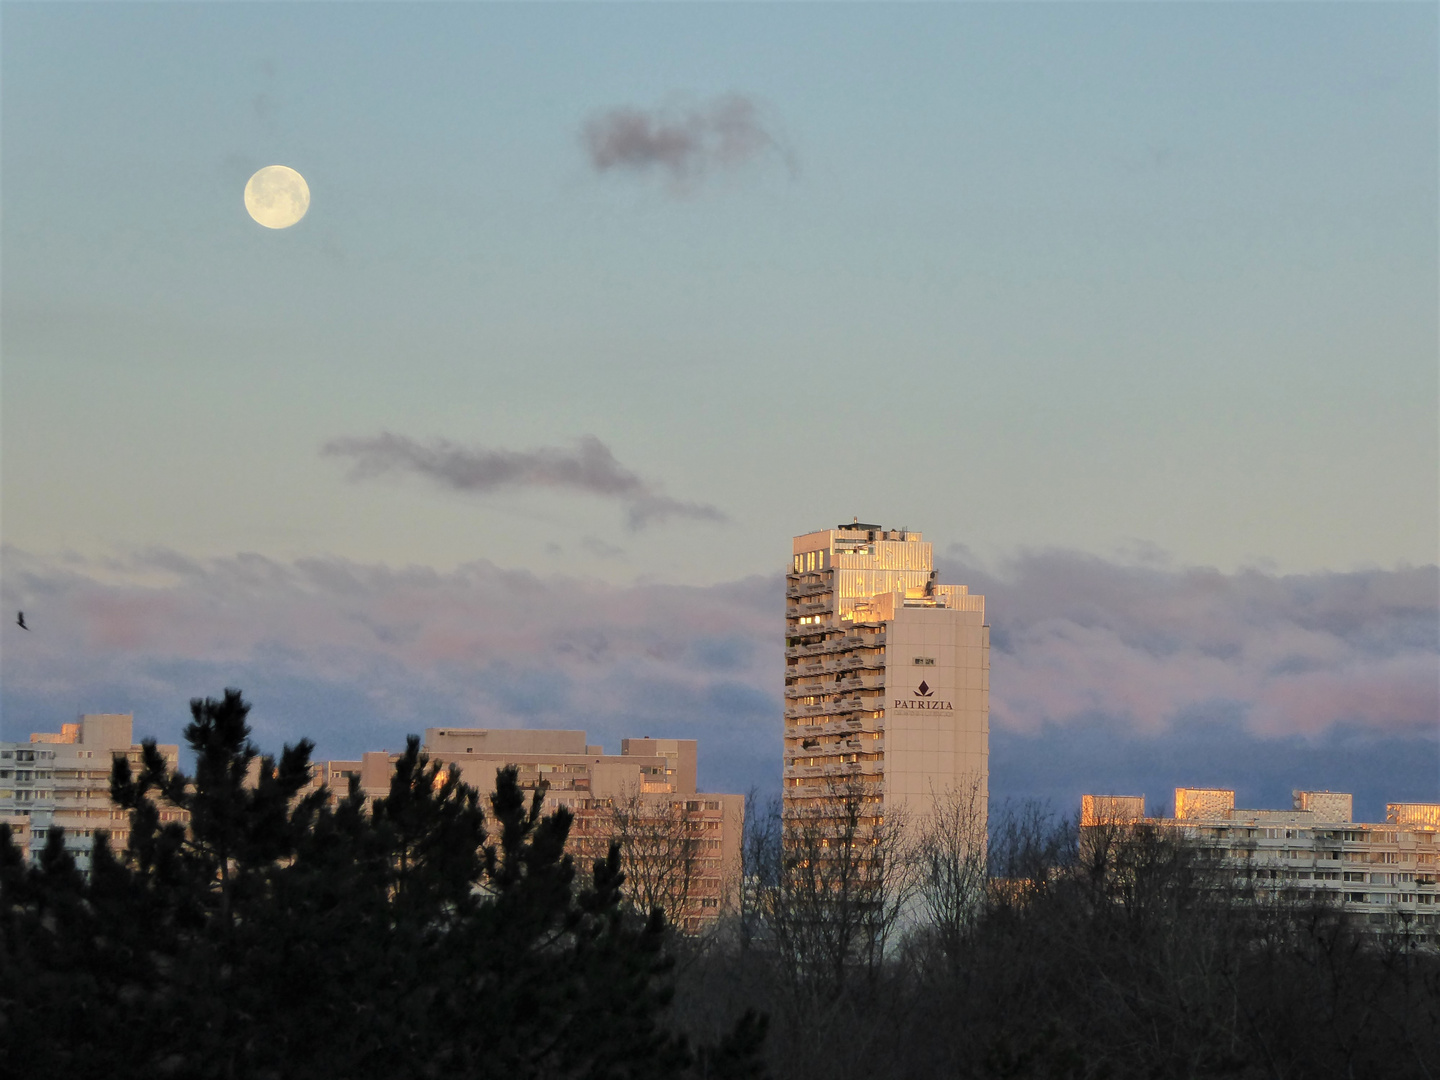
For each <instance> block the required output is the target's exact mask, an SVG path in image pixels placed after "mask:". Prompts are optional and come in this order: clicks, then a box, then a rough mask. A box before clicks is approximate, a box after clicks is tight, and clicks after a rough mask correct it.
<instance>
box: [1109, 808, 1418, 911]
mask: <svg viewBox="0 0 1440 1080" xmlns="http://www.w3.org/2000/svg"><path fill="white" fill-rule="evenodd" d="M1293 801H1294V807H1293V808H1292V809H1289V810H1242V809H1236V808H1235V793H1234V792H1233V791H1230V790H1228V789H1221V788H1176V789H1175V805H1176V813H1175V816H1174V817H1170V818H1144V819H1141V818H1138V816H1136V815H1133V814H1132V813H1126V812H1124V811H1126V810H1129V809H1133V808H1134V807H1136V806H1138V805H1139V804H1141V803H1142V802H1143V797H1140V796H1129V797H1125V796H1113V795H1109V796H1098V795H1086V796H1084V797H1083V799H1082V801H1081V807H1082V810H1081V825H1082V827H1088V826H1097V825H1103V824H1106V823H1126V822H1130V823H1133V822H1135V821H1137V820H1144V821H1146V822H1148V823H1149V824H1152V825H1158V826H1160V827H1162V828H1167V829H1174V830H1175V831H1176V832H1178V833H1179V834H1181V835H1183V836H1185V837H1187V838H1188V839H1189V840H1191V841H1192V842H1194V843H1195V844H1197V845H1198V846H1199V847H1200V848H1201V849H1202V850H1204V851H1206V852H1208V853H1209V854H1210V856H1211V857H1212V858H1214V859H1215V860H1216V861H1217V862H1218V863H1219V864H1220V865H1221V866H1224V867H1226V868H1228V869H1231V870H1234V871H1235V873H1236V875H1237V878H1240V879H1242V880H1243V881H1244V882H1245V883H1246V884H1248V885H1250V886H1252V887H1254V888H1255V889H1256V890H1257V891H1258V892H1259V893H1260V894H1261V895H1262V896H1263V895H1271V896H1286V897H1290V898H1292V899H1301V900H1305V899H1316V900H1322V901H1326V902H1329V903H1333V904H1336V905H1338V906H1340V907H1342V908H1343V909H1345V910H1347V911H1352V912H1355V913H1356V914H1358V915H1361V916H1364V917H1365V918H1366V920H1367V921H1368V922H1369V923H1371V924H1374V925H1375V926H1376V927H1380V928H1394V927H1396V926H1398V925H1401V924H1408V925H1410V926H1412V927H1413V928H1415V929H1416V930H1417V931H1419V932H1420V933H1421V934H1422V935H1424V936H1426V937H1431V938H1433V937H1434V936H1435V934H1436V933H1437V931H1440V925H1437V923H1440V920H1437V915H1440V900H1437V899H1436V897H1437V895H1440V888H1437V885H1436V875H1437V870H1440V865H1437V863H1440V840H1437V836H1440V804H1435V803H1390V804H1388V806H1387V808H1386V810H1387V812H1386V818H1387V820H1386V821H1385V822H1384V823H1383V824H1364V823H1360V822H1354V821H1351V820H1350V816H1351V812H1350V808H1351V804H1352V800H1351V797H1350V795H1348V794H1346V793H1343V792H1334V791H1296V792H1295V793H1294V800H1293ZM1110 811H1121V812H1117V813H1114V814H1113V816H1112V815H1111V813H1110Z"/></svg>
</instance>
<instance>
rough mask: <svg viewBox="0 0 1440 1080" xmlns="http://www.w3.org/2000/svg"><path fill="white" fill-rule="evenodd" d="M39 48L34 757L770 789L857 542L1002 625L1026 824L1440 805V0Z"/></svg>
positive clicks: (28, 410) (8, 122) (307, 13)
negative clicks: (789, 642)
mask: <svg viewBox="0 0 1440 1080" xmlns="http://www.w3.org/2000/svg"><path fill="white" fill-rule="evenodd" d="M0 17H3V27H4V34H3V37H0V60H3V63H0V92H3V93H0V109H3V114H0V119H3V125H0V131H3V135H0V139H3V142H0V150H3V156H0V192H3V200H4V215H3V221H0V241H3V243H0V287H3V288H0V305H3V307H0V316H3V319H0V325H3V329H0V389H3V400H0V422H3V434H0V449H3V459H0V484H3V504H0V509H3V517H0V540H3V544H4V547H3V550H0V575H3V576H0V590H3V594H4V601H5V603H6V604H7V605H8V606H9V608H10V609H11V610H12V611H13V610H18V609H23V610H25V611H26V614H27V620H28V621H29V622H30V623H31V625H32V626H33V628H34V630H33V632H32V633H31V634H30V635H26V637H25V638H24V639H23V640H21V639H18V638H17V637H16V633H17V631H16V628H15V627H13V626H12V627H9V628H8V629H7V630H6V631H5V634H4V636H3V638H0V649H3V655H0V674H3V676H4V679H3V688H0V725H3V729H4V731H3V737H15V733H16V732H21V731H22V729H23V732H28V731H29V730H32V729H33V730H43V729H45V728H46V727H47V726H48V725H52V724H56V723H58V722H60V721H62V720H66V719H69V718H71V717H72V715H73V714H75V713H79V712H84V711H105V712H108V711H127V710H130V709H134V711H135V712H136V724H137V729H139V730H141V731H147V732H148V733H151V734H155V735H159V736H161V737H162V741H174V729H175V726H176V724H178V722H179V718H180V717H181V716H182V714H183V713H184V705H185V702H186V700H188V699H189V698H190V697H192V696H196V695H201V696H203V695H206V694H215V693H217V692H218V691H219V689H220V688H221V686H222V685H239V686H241V687H242V688H243V689H244V690H245V691H246V693H247V696H249V697H250V698H251V699H252V700H254V701H255V703H256V719H257V730H258V731H259V732H260V733H261V735H262V739H263V740H264V741H266V742H267V745H268V744H269V743H276V744H278V742H279V741H282V740H283V739H285V738H289V739H294V738H297V737H299V736H300V735H301V734H309V735H311V736H312V737H315V738H317V739H318V740H319V741H320V742H321V751H320V752H321V753H322V754H324V755H325V756H335V757H340V756H346V755H348V754H349V753H351V752H353V751H354V750H355V749H357V748H358V747H359V744H360V743H361V742H363V741H365V740H371V741H376V740H378V742H376V745H386V746H394V745H397V744H398V742H399V741H400V740H402V739H403V736H404V732H405V730H407V729H406V727H405V725H406V724H411V723H412V722H413V723H414V725H415V726H414V727H412V728H410V729H409V730H420V729H422V728H423V727H426V726H433V725H432V724H431V723H430V722H422V721H425V718H426V716H430V715H434V716H435V718H436V720H435V722H446V723H449V722H457V723H458V722H464V723H468V724H476V725H479V726H487V725H488V726H496V727H499V726H512V725H520V724H525V723H530V722H538V723H543V724H546V725H548V726H559V727H572V726H573V727H587V728H593V729H594V730H595V731H596V732H597V733H598V734H600V735H601V736H603V737H604V738H605V739H606V740H611V739H613V738H616V737H618V732H619V730H620V729H621V728H624V729H625V730H626V731H627V733H636V731H637V729H636V727H635V723H634V720H635V718H638V719H640V720H642V721H645V722H650V721H652V720H654V721H656V722H658V721H659V720H660V719H661V718H662V717H664V716H665V715H677V716H678V717H679V719H678V720H677V723H679V724H680V725H681V726H682V727H684V728H685V729H684V730H678V729H677V730H669V731H660V730H655V731H652V732H650V733H651V734H655V735H657V736H658V735H668V736H671V737H682V738H684V737H698V738H700V739H701V740H702V742H704V741H709V742H711V743H713V745H714V747H715V749H714V750H713V751H709V752H707V754H706V759H707V760H710V761H713V762H714V763H715V768H716V769H717V771H716V773H715V776H714V779H713V781H711V784H712V786H725V785H732V786H730V787H729V788H728V790H744V786H745V785H744V784H743V783H742V784H741V785H740V786H739V787H736V786H733V785H734V784H735V783H736V781H738V780H743V778H744V777H745V776H747V775H754V776H755V777H756V782H759V783H764V782H766V781H765V778H766V777H768V776H769V775H770V774H771V773H772V772H775V773H776V775H777V776H778V772H777V771H776V770H775V768H774V766H773V763H774V762H775V761H777V760H778V758H779V755H778V744H779V737H780V736H779V729H780V720H779V716H780V707H781V706H780V690H781V684H782V679H781V675H780V671H779V665H778V663H776V662H775V659H774V657H773V656H771V655H770V652H767V650H770V651H771V652H778V649H777V648H775V647H774V642H773V641H772V640H771V638H772V637H773V628H774V626H775V625H776V623H777V621H778V616H777V615H776V612H778V611H779V609H780V606H781V605H782V604H783V586H782V585H777V582H778V581H779V580H780V575H781V572H782V569H783V563H784V558H785V554H786V552H787V550H788V549H787V541H788V538H789V537H791V536H793V535H796V534H798V533H801V532H804V531H805V530H807V529H812V528H824V527H829V526H830V525H832V524H834V523H835V522H838V521H841V520H848V519H849V518H850V517H851V516H852V515H858V516H860V517H862V518H863V519H864V520H870V521H883V522H885V523H886V524H887V525H888V526H891V527H903V526H906V525H909V526H913V527H915V528H918V529H923V530H924V531H925V532H926V534H927V536H928V537H930V538H932V539H933V540H935V541H936V545H937V546H936V551H937V557H938V561H939V564H940V566H941V569H942V571H943V573H944V574H945V579H946V580H949V581H956V582H959V583H965V584H969V585H970V586H971V587H972V588H974V589H975V591H977V592H983V593H985V594H986V595H987V596H988V597H989V598H990V604H991V609H990V615H991V618H992V621H993V623H994V634H995V638H994V684H993V696H994V702H995V714H994V736H993V738H994V743H993V753H994V762H993V772H994V774H995V777H996V780H997V788H996V790H997V793H1002V794H1003V793H1004V792H1005V791H1009V792H1012V793H1016V794H1044V793H1045V792H1047V791H1051V792H1055V793H1056V794H1057V797H1062V796H1064V797H1068V793H1069V792H1071V791H1072V789H1073V791H1074V792H1078V791H1081V790H1092V789H1094V788H1095V787H1096V786H1097V784H1100V783H1101V780H1100V779H1097V778H1095V776H1094V775H1093V772H1094V771H1096V770H1103V769H1105V768H1113V769H1114V770H1115V777H1116V779H1115V781H1114V782H1115V783H1116V784H1118V785H1120V786H1127V787H1128V786H1131V785H1129V784H1128V782H1127V779H1126V778H1127V777H1130V778H1143V777H1145V776H1157V775H1159V774H1160V773H1161V772H1163V771H1164V769H1165V768H1179V767H1180V764H1181V761H1182V759H1183V760H1184V761H1186V762H1199V763H1201V764H1204V763H1206V762H1213V768H1214V769H1215V772H1214V774H1213V775H1212V774H1210V773H1207V774H1206V775H1194V774H1193V772H1186V773H1185V774H1184V775H1183V776H1182V775H1179V774H1178V773H1177V774H1176V780H1175V783H1176V784H1181V783H1192V782H1193V783H1212V782H1213V783H1217V784H1221V785H1223V786H1236V787H1237V788H1240V787H1241V786H1242V780H1241V779H1237V775H1238V776H1242V777H1243V776H1244V775H1247V774H1248V775H1251V776H1252V777H1253V780H1252V781H1250V782H1251V783H1253V785H1254V789H1255V794H1254V798H1255V799H1256V800H1257V801H1258V802H1259V804H1260V805H1276V804H1277V803H1276V801H1275V799H1276V796H1275V791H1276V790H1277V785H1278V784H1280V783H1281V782H1282V781H1281V776H1282V774H1283V775H1285V776H1286V777H1287V779H1285V780H1284V783H1285V784H1286V785H1287V787H1286V790H1287V791H1288V787H1289V786H1295V787H1307V786H1315V787H1320V786H1327V785H1330V786H1336V785H1338V786H1341V787H1344V788H1345V789H1346V790H1350V789H1354V790H1355V791H1356V794H1357V813H1358V812H1359V810H1360V807H1361V806H1362V805H1364V800H1365V799H1374V798H1380V799H1382V800H1383V799H1384V798H1395V799H1401V798H1419V797H1431V798H1433V797H1434V794H1435V791H1434V785H1436V784H1437V782H1440V740H1437V731H1436V728H1437V723H1440V715H1437V714H1440V688H1437V683H1440V627H1437V622H1440V614H1437V611H1440V601H1437V573H1436V570H1435V564H1436V562H1437V535H1440V509H1437V491H1440V405H1437V401H1440V373H1437V369H1440V363H1437V359H1440V358H1437V345H1436V342H1437V337H1440V320H1437V302H1436V296H1437V293H1440V271H1437V257H1436V243H1435V241H1436V235H1437V210H1436V207H1437V202H1440V198H1437V194H1440V185H1437V160H1440V143H1437V134H1436V133H1437V128H1440V123H1437V121H1440V109H1437V104H1436V102H1437V96H1440V95H1437V90H1440V78H1437V60H1436V55H1437V44H1440V35H1437V18H1440V16H1437V13H1436V11H1435V10H1434V9H1433V7H1425V6H1418V5H1417V6H1414V7H1411V6H1398V5H1397V6H1384V7H1372V6H1364V7H1320V6H1303V7H1301V6H1266V7H1259V6H1247V7H1200V6H1194V7H1191V6H1183V7H1182V6H1173V5H1165V6H1159V5H1157V6H1145V7H1142V6H1134V5H1130V6H1101V5H1087V6H1083V7H1079V6H1077V7H1058V6H1057V7H1049V6H1033V5H1027V6H1015V7H998V6H996V7H992V6H978V5H957V6H950V7H890V6H886V7H883V8H882V7H844V8H812V7H801V6H795V7H745V8H740V7H724V8H720V7H699V6H684V7H679V6H676V7H661V6H653V7H652V6H634V7H632V6H606V7H595V8H587V7H565V8H561V7H549V6H525V7H509V6H488V5H487V6H481V5H474V6H467V5H454V6H449V5H447V6H439V5H436V6H418V7H416V6H401V5H365V6H352V5H346V6H328V5H314V6H301V5H283V6H282V5H255V6H248V5H207V6H202V7H175V6H138V5H45V4H23V3H22V4H7V5H5V8H4V11H3V14H0ZM271 164H283V165H287V166H289V167H292V168H294V169H296V170H298V171H299V172H300V173H301V174H302V175H303V176H304V177H305V180H306V181H307V183H308V184H309V186H310V193H311V202H310V206H309V211H308V213H307V214H306V216H305V218H304V219H303V220H302V221H300V222H299V223H298V224H296V225H294V226H293V227H291V228H288V229H285V230H283V231H280V232H276V231H272V230H269V229H266V228H263V227H261V226H259V225H257V224H256V223H255V222H254V221H252V220H250V218H249V217H248V216H247V214H246V211H245V208H244V202H243V198H242V192H243V189H244V185H245V182H246V179H247V178H248V177H249V176H251V175H252V174H253V173H254V172H255V171H256V170H257V169H259V168H261V167H262V166H266V165H271ZM830 455H840V456H843V457H845V458H846V460H847V461H848V463H849V465H848V470H847V479H846V483H845V485H844V486H843V488H841V487H836V488H834V489H830V490H814V489H812V490H810V491H809V492H808V493H807V496H806V498H805V499H803V500H801V501H799V502H796V501H794V500H793V499H791V498H790V497H789V493H790V492H791V491H793V490H794V488H793V486H792V485H790V484H789V483H788V482H787V476H789V475H793V474H794V473H796V472H803V471H804V470H806V469H808V468H812V467H813V463H814V462H816V461H817V460H820V459H821V458H822V457H825V456H830ZM571 600H573V601H574V602H575V609H574V610H575V622H574V623H573V624H570V623H566V622H565V620H564V619H563V618H560V617H558V616H555V615H552V614H550V613H548V612H546V611H535V610H532V607H533V606H534V605H542V606H543V605H546V604H553V603H564V602H567V601H571ZM772 605H773V606H772ZM487 620H494V625H487ZM7 621H9V620H7ZM20 633H22V634H23V631H20ZM772 668H773V670H772ZM667 710H668V713H667ZM442 714H443V715H442ZM307 716H308V717H310V718H313V721H314V722H313V723H309V724H307V722H306V718H307ZM627 717H628V718H630V719H627ZM767 717H768V719H766V718H767ZM501 721H504V723H502V722H501ZM267 725H268V726H267ZM686 725H688V726H686ZM767 725H768V726H767ZM611 728H613V729H614V731H613V732H612V731H611ZM23 732H22V734H21V737H23ZM327 742H328V744H329V745H327ZM372 748H373V747H372ZM1237 748H1238V749H1237ZM1286 754H1289V755H1290V756H1291V758H1292V759H1293V760H1298V761H1300V762H1301V763H1302V766H1303V767H1304V768H1309V769H1312V770H1313V771H1314V772H1318V773H1323V774H1324V775H1323V776H1318V777H1317V776H1314V775H1311V774H1307V775H1291V773H1293V771H1294V770H1290V771H1288V772H1287V769H1286V766H1285V764H1284V761H1283V760H1281V759H1283V758H1284V757H1285V755H1286ZM1227 758H1233V760H1234V766H1235V769H1236V773H1232V774H1225V773H1223V772H1221V771H1220V770H1221V769H1222V768H1223V766H1224V765H1225V763H1226V760H1227ZM1166 762H1169V763H1170V765H1166V764H1164V763H1166ZM1342 767H1343V768H1350V769H1353V770H1355V771H1356V772H1357V774H1358V775H1360V777H1361V780H1360V781H1358V782H1353V783H1351V782H1347V781H1345V780H1343V779H1339V780H1335V779H1333V777H1334V776H1335V773H1334V772H1333V771H1331V770H1333V769H1339V768H1342ZM1066 768H1072V769H1076V770H1079V769H1081V768H1090V769H1091V770H1092V775H1088V776H1082V775H1074V776H1073V777H1072V776H1071V775H1070V774H1069V773H1066V772H1065V769H1066ZM1006 770H1009V771H1008V773H1007V772H1006ZM1147 770H1148V771H1147ZM1386 774H1392V775H1395V776H1397V777H1399V778H1400V781H1401V784H1402V786H1403V785H1404V784H1410V785H1411V787H1409V788H1405V789H1404V790H1397V791H1385V792H1381V791H1379V789H1378V784H1379V780H1380V778H1381V777H1382V776H1383V775H1386ZM1007 775H1008V777H1009V780H1004V779H1003V777H1005V776H1007ZM1406 777H1409V779H1405V778H1406ZM703 779H704V778H702V780H703ZM1424 783H1429V784H1431V785H1432V786H1431V788H1430V789H1428V790H1424V791H1417V790H1414V786H1415V785H1421V784H1424ZM1007 784H1008V787H1007V786H1006V785H1007ZM1347 784H1348V786H1347ZM1171 786H1173V785H1171ZM1163 787H1164V785H1161V787H1159V788H1157V789H1156V790H1163ZM1366 792H1370V794H1366ZM1147 794H1148V795H1151V796H1152V797H1153V795H1154V792H1147ZM1239 798H1240V799H1241V800H1242V801H1244V798H1245V796H1244V795H1243V794H1240V795H1239Z"/></svg>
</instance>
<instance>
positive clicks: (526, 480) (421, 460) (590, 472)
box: [320, 432, 725, 529]
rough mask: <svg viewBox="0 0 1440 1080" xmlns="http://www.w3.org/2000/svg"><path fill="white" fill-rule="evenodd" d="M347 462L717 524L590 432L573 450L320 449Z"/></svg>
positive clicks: (371, 445)
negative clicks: (575, 495)
mask: <svg viewBox="0 0 1440 1080" xmlns="http://www.w3.org/2000/svg"><path fill="white" fill-rule="evenodd" d="M320 452H321V454H323V455H326V456H330V457H345V458H349V459H351V462H352V464H351V468H350V477H351V479H354V480H368V479H372V478H374V477H377V476H382V475H385V474H387V473H396V472H398V473H412V474H414V475H417V476H423V477H425V478H427V479H429V480H433V481H434V482H435V483H437V484H439V485H440V486H441V487H444V488H446V489H448V490H450V491H463V492H476V493H485V492H492V491H499V490H502V489H507V488H508V489H516V488H553V489H560V490H567V491H578V492H583V493H584V494H587V495H595V496H598V497H600V498H607V499H615V500H617V501H618V502H620V503H622V504H623V505H624V506H625V508H626V513H627V516H628V519H629V523H630V527H631V528H634V529H639V528H643V527H644V526H646V525H649V524H652V523H655V522H660V521H665V520H667V519H669V518H692V519H695V520H698V521H724V520H725V515H724V514H722V513H721V512H720V511H719V510H717V509H716V508H715V507H713V506H710V505H707V504H704V503H694V502H685V501H683V500H680V499H672V498H670V497H669V496H667V495H664V494H661V493H660V492H659V491H658V490H656V488H655V486H654V485H653V484H651V483H649V482H647V481H645V480H642V479H641V478H640V477H639V476H638V475H637V474H636V473H634V472H631V471H630V470H629V469H627V468H625V467H624V466H623V465H621V464H620V462H619V461H617V460H616V459H615V455H614V454H613V453H611V451H610V448H609V447H608V446H606V445H605V444H604V443H603V442H601V441H600V440H599V439H597V438H596V437H595V436H593V435H585V436H583V437H581V438H580V439H579V440H578V441H577V443H576V445H575V446H574V448H573V449H572V448H564V447H553V446H544V447H541V448H539V449H538V450H500V449H486V448H484V447H478V446H461V445H458V444H456V443H452V442H450V441H448V440H446V439H432V440H430V441H429V442H423V443H422V442H418V441H417V440H415V439H411V438H407V437H406V436H404V435H392V434H390V433H389V432H384V433H382V434H380V435H374V436H363V437H344V438H338V439H331V440H330V441H329V442H327V443H326V444H325V445H324V446H323V447H322V448H321V450H320Z"/></svg>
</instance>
